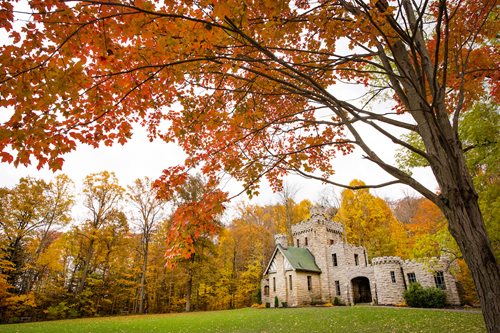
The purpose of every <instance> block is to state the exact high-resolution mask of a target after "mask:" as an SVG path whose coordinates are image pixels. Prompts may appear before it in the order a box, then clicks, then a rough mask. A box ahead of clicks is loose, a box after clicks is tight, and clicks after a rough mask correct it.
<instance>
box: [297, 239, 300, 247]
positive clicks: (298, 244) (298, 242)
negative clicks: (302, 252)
mask: <svg viewBox="0 0 500 333" xmlns="http://www.w3.org/2000/svg"><path fill="white" fill-rule="evenodd" d="M297 247H300V240H299V239H298V238H297Z"/></svg>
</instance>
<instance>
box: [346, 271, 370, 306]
mask: <svg viewBox="0 0 500 333" xmlns="http://www.w3.org/2000/svg"><path fill="white" fill-rule="evenodd" d="M351 284H352V292H353V299H354V304H357V303H371V301H372V293H371V290H370V280H368V278H366V277H364V276H358V277H356V278H354V279H352V280H351Z"/></svg>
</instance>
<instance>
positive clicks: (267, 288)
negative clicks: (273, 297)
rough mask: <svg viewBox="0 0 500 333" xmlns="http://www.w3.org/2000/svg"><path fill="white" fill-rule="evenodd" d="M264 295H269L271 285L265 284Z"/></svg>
mask: <svg viewBox="0 0 500 333" xmlns="http://www.w3.org/2000/svg"><path fill="white" fill-rule="evenodd" d="M264 296H269V286H264Z"/></svg>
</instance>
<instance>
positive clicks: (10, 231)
mask: <svg viewBox="0 0 500 333" xmlns="http://www.w3.org/2000/svg"><path fill="white" fill-rule="evenodd" d="M71 185H72V184H71V180H70V179H69V178H68V177H67V176H65V175H59V176H57V177H56V178H55V180H54V181H51V182H46V181H44V180H41V179H34V178H29V177H28V178H22V179H21V180H20V181H19V184H18V185H16V186H15V187H14V188H12V189H2V195H1V196H0V201H1V203H0V207H1V208H0V231H1V234H0V243H1V244H2V249H1V251H2V252H3V251H6V252H7V255H6V257H5V260H7V261H10V262H12V263H13V265H14V268H15V269H14V270H13V271H11V272H10V275H9V281H10V282H11V284H12V285H13V286H15V288H16V292H17V293H19V294H24V293H28V292H30V291H31V289H32V288H33V284H34V283H35V282H36V280H37V275H38V273H39V272H38V271H37V269H36V261H37V260H38V258H39V257H40V255H41V254H42V252H43V251H45V250H46V248H47V246H48V245H49V242H50V235H51V233H53V232H54V229H55V228H57V227H62V226H64V225H66V224H68V222H69V221H70V220H71V218H70V210H71V207H72V204H73V196H72V192H71Z"/></svg>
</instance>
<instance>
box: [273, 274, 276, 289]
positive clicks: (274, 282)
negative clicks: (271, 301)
mask: <svg viewBox="0 0 500 333" xmlns="http://www.w3.org/2000/svg"><path fill="white" fill-rule="evenodd" d="M273 291H276V278H275V277H273Z"/></svg>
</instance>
